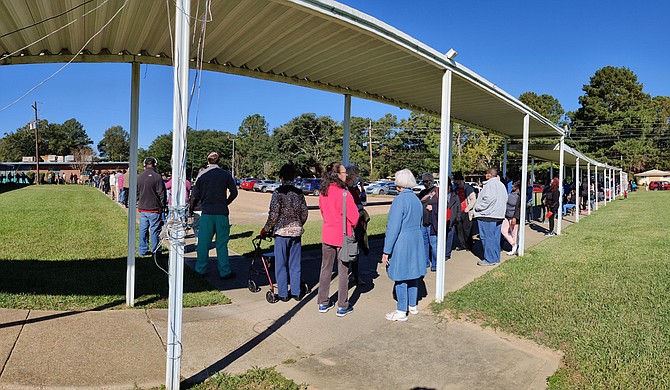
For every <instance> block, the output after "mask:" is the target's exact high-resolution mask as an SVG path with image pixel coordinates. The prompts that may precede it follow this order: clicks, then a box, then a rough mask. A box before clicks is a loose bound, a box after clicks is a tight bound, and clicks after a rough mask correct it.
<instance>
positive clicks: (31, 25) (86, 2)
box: [0, 0, 107, 38]
mask: <svg viewBox="0 0 670 390" xmlns="http://www.w3.org/2000/svg"><path fill="white" fill-rule="evenodd" d="M93 1H96V0H86V1H84V2H83V3H81V4H79V5H76V6H74V7H72V8H70V9H67V10H65V11H63V12H61V13H59V14H58V15H54V16H50V17H48V18H46V19H42V20H40V21H39V22H35V23H33V24H30V25H28V26H25V27H21V28H18V29H16V30H14V31H10V32H8V33H4V34H2V35H0V38H4V37H7V36H9V35H12V34H15V33H17V32H19V31H23V30H25V29H28V28H31V27H35V26H37V25H39V24H42V23H44V22H48V21H49V20H51V19H56V18H58V17H60V16H63V15H65V14H67V13H68V12H72V11H74V10H76V9H77V8H79V7H83V6H85V5H86V4H88V3H90V2H93ZM106 2H107V1H105V3H106ZM103 4H104V3H103Z"/></svg>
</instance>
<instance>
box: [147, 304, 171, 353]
mask: <svg viewBox="0 0 670 390" xmlns="http://www.w3.org/2000/svg"><path fill="white" fill-rule="evenodd" d="M144 315H145V316H147V321H149V323H150V324H151V326H153V328H154V332H156V336H158V339H159V340H160V341H161V345H162V346H163V350H165V352H166V353H167V343H166V342H165V340H163V337H161V334H160V332H159V331H158V328H156V324H155V323H154V321H153V320H152V319H151V317H150V316H149V312H148V311H147V309H144Z"/></svg>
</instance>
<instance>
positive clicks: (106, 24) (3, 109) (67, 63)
mask: <svg viewBox="0 0 670 390" xmlns="http://www.w3.org/2000/svg"><path fill="white" fill-rule="evenodd" d="M128 1H129V0H125V1H124V2H123V5H121V7H120V8H119V9H118V10H117V11H116V13H114V15H112V17H111V18H110V19H109V20H108V21H107V23H105V24H104V25H103V26H102V27H101V28H100V30H98V31H97V32H96V33H95V34H93V36H91V38H89V39H88V40H87V41H86V42H85V43H84V45H83V46H82V47H81V49H79V50H78V51H77V53H76V54H75V55H73V56H72V58H71V59H70V61H68V62H66V63H65V65H63V66H61V67H60V68H59V69H58V70H57V71H55V72H54V73H52V74H51V76H49V77H47V78H46V79H44V80H42V81H41V82H39V83H38V84H37V85H35V86H34V87H32V88H30V89H29V90H28V92H26V93H24V94H23V95H21V96H20V97H19V98H17V99H16V100H14V101H13V102H11V103H9V104H8V105H6V106H5V107H3V108H2V109H0V112H3V111H5V110H6V109H8V108H10V107H12V106H13V105H15V104H16V103H18V102H20V101H21V100H23V98H25V97H26V96H28V95H29V94H30V93H31V92H32V91H34V90H36V89H37V88H39V87H41V86H42V85H43V84H44V83H46V82H47V81H49V80H51V79H52V78H54V77H55V76H56V75H57V74H58V73H60V72H61V71H62V70H63V69H65V68H66V67H67V66H68V65H70V64H71V63H72V61H74V60H75V59H76V58H77V57H78V56H79V54H81V52H82V51H83V50H84V48H85V47H86V45H88V44H89V43H90V42H91V41H92V40H93V39H94V38H95V37H97V36H98V34H100V33H101V32H102V31H103V30H104V29H105V28H106V27H107V26H108V25H109V24H110V23H111V22H112V20H114V19H115V18H116V17H117V16H118V15H119V13H121V11H122V10H123V9H124V8H125V7H126V5H127V4H128Z"/></svg>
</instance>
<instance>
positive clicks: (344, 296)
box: [318, 162, 358, 317]
mask: <svg viewBox="0 0 670 390" xmlns="http://www.w3.org/2000/svg"><path fill="white" fill-rule="evenodd" d="M346 180H347V169H346V168H345V166H344V165H342V163H339V162H336V163H331V164H329V165H328V167H327V168H326V171H325V173H324V175H323V180H322V181H321V188H320V189H319V191H320V194H319V209H320V210H321V217H322V218H323V226H322V229H321V240H322V244H321V252H322V258H321V275H320V277H319V295H318V303H319V312H320V313H326V312H328V310H330V309H332V308H333V306H334V303H331V302H330V280H331V273H332V270H333V264H334V263H335V261H337V274H338V279H339V280H338V289H337V306H338V307H337V316H338V317H344V316H346V315H347V314H349V313H351V311H352V310H353V308H352V307H351V306H349V301H348V292H349V277H348V272H349V267H348V264H345V263H343V262H342V260H340V259H339V258H338V254H339V252H340V249H341V248H342V236H343V231H342V214H343V213H342V211H343V207H342V206H343V198H344V197H345V196H346V202H347V207H346V213H347V215H346V219H347V227H346V228H347V235H351V234H352V231H353V227H354V226H356V224H357V223H358V208H357V207H356V204H355V203H354V198H353V197H352V196H351V193H350V192H349V191H347V189H346V188H347V186H346V184H345V181H346ZM343 194H344V196H343Z"/></svg>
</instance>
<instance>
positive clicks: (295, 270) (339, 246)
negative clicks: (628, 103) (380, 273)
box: [116, 152, 574, 321]
mask: <svg viewBox="0 0 670 390" xmlns="http://www.w3.org/2000/svg"><path fill="white" fill-rule="evenodd" d="M218 157H219V156H218V153H216V152H211V153H209V154H208V156H207V159H208V164H209V165H208V166H207V168H205V169H203V170H201V172H200V173H199V174H198V178H197V179H196V181H195V185H194V186H193V188H192V192H191V197H190V201H189V214H191V215H193V216H194V217H195V216H196V215H197V216H198V218H197V220H198V222H199V223H195V222H196V218H194V224H193V228H194V232H195V234H196V237H197V241H196V243H197V248H198V251H197V253H198V256H197V262H196V272H198V273H200V274H204V273H205V272H206V268H207V263H208V257H209V245H203V243H204V242H207V243H209V242H211V241H212V238H213V237H214V236H216V238H217V240H216V242H217V245H216V249H217V259H218V260H217V264H218V267H217V268H218V273H219V276H220V277H221V279H222V280H226V279H231V278H233V277H235V274H234V273H233V272H232V269H231V267H230V264H229V262H228V256H227V252H228V250H227V244H228V239H229V235H230V222H229V219H228V215H229V212H230V211H229V205H230V204H231V203H232V201H233V200H234V199H235V198H236V196H237V189H236V186H235V182H234V180H233V179H232V175H231V174H230V172H228V171H227V170H225V169H223V168H221V167H219V165H218V160H219V158H218ZM155 164H156V162H155V159H147V160H145V172H144V173H143V174H142V175H140V177H139V178H138V193H139V196H140V197H145V201H144V202H143V201H140V202H139V208H140V216H141V219H142V215H143V214H147V223H146V224H142V223H141V228H140V230H141V233H140V241H141V242H140V252H141V253H140V254H142V251H145V254H146V253H148V252H150V251H151V252H153V251H155V250H156V245H157V244H158V238H157V237H155V233H154V229H153V228H154V224H153V223H152V221H153V219H151V218H150V217H152V215H151V213H160V212H162V211H164V209H165V207H166V206H167V196H166V194H167V189H166V187H165V183H164V182H163V181H162V180H160V179H159V176H158V174H157V172H156V171H155ZM147 175H148V176H147ZM152 175H153V176H156V178H155V179H154V178H151V179H149V176H152ZM295 175H296V172H295V168H294V167H293V166H292V165H290V164H286V165H284V166H282V167H281V169H280V180H281V183H282V185H281V186H280V187H279V188H277V190H276V191H274V192H273V194H272V197H271V200H270V204H269V211H268V217H267V220H266V222H265V224H264V226H263V229H262V230H261V231H260V233H259V235H260V236H261V237H268V236H271V237H273V238H274V242H275V244H274V245H275V251H274V253H275V267H274V270H275V279H276V282H277V294H276V301H284V302H286V301H289V300H291V299H294V300H301V299H302V298H303V295H304V291H303V290H301V287H302V286H301V285H302V270H301V260H302V235H303V234H304V224H305V222H306V221H307V217H308V213H307V204H306V201H305V196H304V195H303V193H302V191H301V190H299V189H298V188H296V187H295V186H294V185H293V182H294V178H295ZM359 175H360V171H359V169H358V168H357V167H356V166H354V165H348V166H345V165H343V164H342V163H340V162H334V163H331V164H329V165H328V167H327V168H326V170H325V173H324V175H323V178H322V182H321V186H320V189H319V192H320V195H319V210H320V212H321V216H322V229H321V239H322V244H321V252H322V256H321V266H320V272H319V280H318V295H317V310H318V312H319V313H328V312H329V311H330V310H331V309H335V306H336V305H337V308H336V309H335V311H336V316H338V317H344V316H347V315H349V314H350V313H352V312H353V306H352V305H351V303H350V302H349V295H348V294H349V286H350V285H351V284H353V285H358V286H363V285H365V284H366V281H365V280H364V276H368V275H369V273H368V272H372V271H373V270H367V271H368V272H361V270H360V267H361V265H360V264H359V261H358V256H356V255H354V256H352V255H351V248H350V247H349V245H350V241H351V239H352V238H353V241H354V244H355V245H356V246H357V247H358V250H360V253H362V254H364V255H366V256H367V255H368V254H369V246H368V242H367V232H366V230H367V223H368V222H369V221H370V216H369V214H368V213H367V211H366V210H365V206H364V202H363V201H362V200H361V196H363V194H364V191H362V190H361V187H360V183H361V182H362V180H361V178H360V177H359ZM121 178H122V179H121V182H119V181H118V180H117V182H116V186H117V188H118V187H121V188H123V186H124V184H125V183H127V180H126V178H123V176H121ZM422 182H423V183H424V185H425V189H424V190H422V191H421V192H420V193H418V194H415V193H414V192H413V191H412V187H414V186H416V180H415V177H414V175H413V174H412V172H411V171H409V170H407V169H404V170H400V171H398V172H396V173H395V184H396V187H397V188H398V191H399V193H398V195H397V196H396V197H395V198H394V200H393V202H392V203H391V207H390V209H389V213H388V222H387V227H386V234H385V238H384V246H383V251H382V254H381V258H380V259H379V262H378V263H381V264H383V265H384V266H385V268H386V271H387V275H388V277H389V278H390V279H391V280H392V281H393V283H394V287H393V293H394V295H395V299H396V301H397V304H396V307H395V309H394V310H392V311H391V312H389V313H387V314H386V318H387V319H388V320H390V321H407V319H408V318H409V317H408V315H410V314H417V313H418V309H417V302H418V291H419V287H420V284H421V280H422V278H423V277H424V276H425V274H426V271H427V270H428V269H430V270H431V271H435V270H436V269H437V263H438V262H439V261H446V260H449V258H450V257H451V254H452V250H454V249H455V250H470V251H472V250H473V246H474V240H473V226H476V229H475V230H476V231H478V234H479V241H480V242H481V245H482V249H483V255H482V256H481V257H482V258H481V260H479V261H478V263H477V264H478V265H480V266H491V265H495V264H498V263H500V260H501V238H502V237H504V239H505V241H506V242H507V243H508V244H509V246H510V248H511V250H510V251H508V252H507V254H508V255H514V254H516V252H517V249H518V241H517V240H518V238H517V237H518V231H519V225H520V224H521V222H520V211H521V207H522V205H521V196H520V190H521V186H520V182H518V181H516V182H511V183H508V184H509V187H508V185H507V184H504V183H503V182H502V181H501V180H500V178H499V177H498V171H497V169H495V168H490V169H488V170H487V171H486V181H485V182H484V183H483V187H482V188H481V190H480V192H479V194H478V195H477V193H476V192H475V190H474V189H473V188H472V186H470V185H468V184H467V183H466V182H465V181H464V178H463V175H462V174H461V173H460V172H456V173H455V174H454V180H453V184H452V181H451V179H450V178H448V182H447V188H448V191H447V195H446V196H447V201H446V204H447V212H446V218H447V242H446V244H447V245H446V246H447V250H446V256H445V259H438V258H437V230H438V223H439V210H438V208H439V206H438V205H439V203H438V200H439V197H440V193H439V189H438V188H437V187H436V186H435V179H434V177H433V175H432V174H430V173H426V174H424V175H423V176H422ZM168 186H169V185H168ZM558 186H559V183H558V179H557V178H554V179H553V180H552V181H551V183H550V184H549V185H548V186H547V189H546V191H545V195H544V196H543V198H542V201H541V202H542V205H543V206H544V207H546V208H547V211H548V212H547V213H546V216H547V218H549V232H548V234H550V235H551V234H552V232H553V229H554V220H555V214H556V212H557V211H558V197H559V196H560V191H559V187H558ZM529 190H530V191H529V195H533V192H532V191H533V188H532V186H530V188H529ZM573 190H574V189H572V188H571V189H570V191H571V192H573ZM147 199H148V200H150V202H147V201H146V200H147ZM564 203H565V204H570V203H568V202H564ZM536 206H537V205H535V204H534V199H533V197H532V196H528V203H526V205H525V207H529V208H530V210H531V211H533V208H534V207H536ZM198 209H199V210H198ZM531 218H532V217H531ZM154 219H156V218H154ZM158 219H159V220H160V218H158ZM473 222H475V223H473ZM143 232H144V233H143ZM150 232H151V234H149V233H150ZM150 237H151V241H152V242H151V244H152V245H149V241H150ZM358 250H357V251H356V253H359V252H358ZM364 271H365V270H364ZM335 273H336V274H337V275H338V279H339V280H338V284H337V294H336V298H334V297H331V295H330V284H331V280H332V279H333V275H334V274H335Z"/></svg>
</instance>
